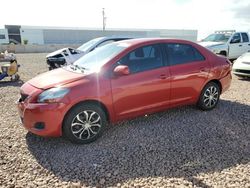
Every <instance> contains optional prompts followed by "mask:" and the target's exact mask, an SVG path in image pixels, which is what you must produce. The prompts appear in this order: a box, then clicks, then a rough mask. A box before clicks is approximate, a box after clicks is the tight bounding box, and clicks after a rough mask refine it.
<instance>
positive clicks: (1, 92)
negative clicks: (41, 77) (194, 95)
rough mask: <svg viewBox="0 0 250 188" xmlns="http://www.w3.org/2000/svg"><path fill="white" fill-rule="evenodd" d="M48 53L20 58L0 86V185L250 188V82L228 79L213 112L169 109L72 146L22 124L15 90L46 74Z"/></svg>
mask: <svg viewBox="0 0 250 188" xmlns="http://www.w3.org/2000/svg"><path fill="white" fill-rule="evenodd" d="M45 55H46V54H18V55H17V60H18V62H19V63H20V64H21V68H20V72H19V74H20V76H21V81H19V82H18V83H14V82H8V81H7V80H5V81H1V82H0V114H1V115H0V129H1V132H0V140H1V142H0V187H35V186H39V187H62V186H65V187H80V186H82V187H153V186H154V187H171V186H172V187H178V186H179V187H229V186H231V187H250V80H247V79H238V78H237V77H235V76H233V80H232V84H231V88H230V89H229V90H228V91H227V92H226V93H224V94H223V95H222V96H221V101H220V103H219V104H218V106H217V107H216V108H215V109H214V110H212V111H207V112H203V111H200V110H198V109H197V108H196V107H194V106H186V107H180V108H176V109H171V110H167V111H165V112H161V113H156V114H153V115H148V116H145V117H140V118H137V119H133V120H129V121H125V122H121V123H119V124H115V125H111V126H109V127H108V128H107V130H106V131H105V133H104V134H103V136H102V137H101V138H100V139H98V140H97V141H96V142H94V143H91V144H88V145H74V144H72V143H70V142H68V141H66V140H64V139H62V138H42V137H38V136H35V135H32V134H30V133H27V131H26V130H25V129H23V128H22V127H21V125H20V123H19V117H18V115H17V110H16V107H15V101H16V100H17V99H18V97H19V87H20V86H21V85H22V83H23V82H25V81H28V80H29V79H31V78H33V77H34V76H36V75H37V74H39V73H42V72H45V71H47V66H46V64H45Z"/></svg>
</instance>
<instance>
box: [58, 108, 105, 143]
mask: <svg viewBox="0 0 250 188" xmlns="http://www.w3.org/2000/svg"><path fill="white" fill-rule="evenodd" d="M106 123H107V120H106V115H105V113H104V111H103V110H102V108H101V107H100V106H98V105H94V104H80V105H78V106H76V107H74V108H73V109H72V110H70V112H69V113H68V114H67V115H66V117H65V120H64V122H63V135H64V137H66V138H67V139H68V140H70V141H71V142H73V143H77V144H87V143H90V142H93V141H95V140H96V139H97V138H99V137H100V136H101V135H102V133H103V130H104V127H105V125H106Z"/></svg>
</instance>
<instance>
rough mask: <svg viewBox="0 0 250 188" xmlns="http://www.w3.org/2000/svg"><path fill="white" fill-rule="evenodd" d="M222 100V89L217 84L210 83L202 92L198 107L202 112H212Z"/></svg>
mask: <svg viewBox="0 0 250 188" xmlns="http://www.w3.org/2000/svg"><path fill="white" fill-rule="evenodd" d="M219 99H220V88H219V86H218V84H217V83H215V82H209V83H208V84H207V85H206V86H205V87H204V88H203V90H202V92H201V94H200V97H199V101H198V103H197V106H198V107H199V108H200V109H201V110H204V111H205V110H212V109H213V108H215V107H216V105H217V104H218V102H219Z"/></svg>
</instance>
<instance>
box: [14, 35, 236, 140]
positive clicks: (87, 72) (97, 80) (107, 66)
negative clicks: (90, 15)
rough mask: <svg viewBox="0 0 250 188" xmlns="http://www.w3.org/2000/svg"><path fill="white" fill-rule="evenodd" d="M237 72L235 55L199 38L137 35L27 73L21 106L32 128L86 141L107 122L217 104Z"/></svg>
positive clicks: (21, 110)
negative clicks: (199, 41) (45, 69)
mask: <svg viewBox="0 0 250 188" xmlns="http://www.w3.org/2000/svg"><path fill="white" fill-rule="evenodd" d="M231 79H232V77H231V63H230V62H229V61H228V60H227V59H226V58H225V57H221V56H217V55H215V54H214V53H212V52H211V51H209V50H208V49H206V48H204V47H202V46H200V45H198V44H195V43H193V42H189V41H185V40H175V39H132V40H126V41H119V42H114V43H111V44H108V45H105V46H102V47H100V48H98V49H96V50H94V51H92V52H90V53H88V54H86V55H85V56H83V57H81V58H80V59H78V60H77V61H75V62H74V63H73V64H71V65H68V66H64V67H62V68H59V69H56V70H54V71H49V72H46V73H43V74H41V75H38V76H37V77H35V78H33V79H31V80H29V81H28V82H26V83H25V84H24V85H23V86H22V87H21V90H20V94H21V97H20V99H19V101H18V103H17V106H18V111H19V115H20V117H21V122H22V123H23V125H24V127H25V128H26V129H28V130H29V131H30V132H32V133H34V134H37V135H41V136H54V137H58V136H64V137H66V138H67V139H69V140H70V141H71V142H73V143H79V144H85V143H89V142H92V141H94V140H96V139H97V138H98V137H99V136H100V135H101V134H102V132H103V130H104V128H105V125H106V124H107V123H108V122H110V123H116V122H118V121H122V120H125V119H129V118H134V117H137V116H141V115H145V114H150V113H154V112H157V111H161V110H165V109H168V108H172V107H177V106H180V105H190V104H196V105H197V106H198V107H199V108H200V109H202V110H212V109H213V108H215V107H216V105H217V104H218V101H219V98H220V95H221V93H223V92H224V91H226V90H227V89H228V88H229V86H230V83H231ZM180 118H181V117H180ZM152 126H153V125H152ZM131 128H132V127H131Z"/></svg>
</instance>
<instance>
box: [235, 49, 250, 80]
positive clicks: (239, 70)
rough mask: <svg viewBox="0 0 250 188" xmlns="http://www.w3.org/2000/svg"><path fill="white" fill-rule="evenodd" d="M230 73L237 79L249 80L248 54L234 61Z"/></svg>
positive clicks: (249, 64) (249, 55) (249, 58)
mask: <svg viewBox="0 0 250 188" xmlns="http://www.w3.org/2000/svg"><path fill="white" fill-rule="evenodd" d="M232 72H233V74H235V75H236V76H238V77H241V78H244V77H248V78H250V52H248V53H245V54H243V55H241V56H240V57H239V58H238V59H236V60H235V61H234V64H233V71H232Z"/></svg>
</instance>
